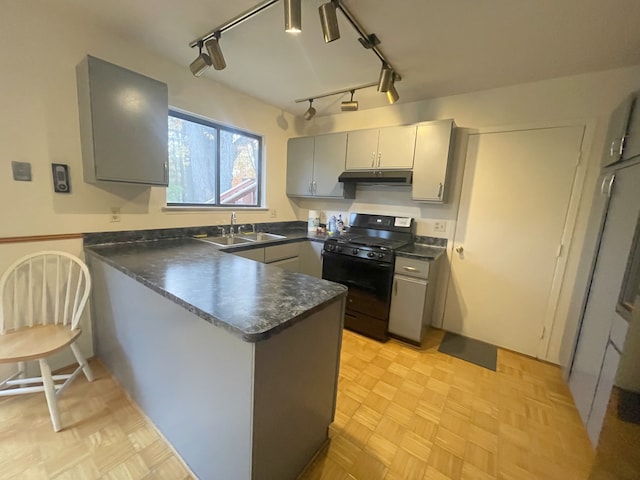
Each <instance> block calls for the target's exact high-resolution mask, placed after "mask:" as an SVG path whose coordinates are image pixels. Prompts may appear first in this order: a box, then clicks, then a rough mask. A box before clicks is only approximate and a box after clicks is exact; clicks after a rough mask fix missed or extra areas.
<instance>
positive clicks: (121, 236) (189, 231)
mask: <svg viewBox="0 0 640 480" xmlns="http://www.w3.org/2000/svg"><path fill="white" fill-rule="evenodd" d="M241 225H242V226H244V227H245V231H251V226H252V225H255V229H256V231H258V232H273V233H287V232H298V231H305V230H306V228H307V224H306V222H301V221H297V220H296V221H292V222H268V223H255V224H253V223H238V224H236V228H237V227H239V226H241ZM220 227H222V228H224V229H225V231H226V232H229V227H230V225H228V224H227V225H206V226H201V227H184V228H161V229H154V230H128V231H120V232H97V233H85V234H84V244H85V245H101V244H105V243H128V242H144V241H148V240H164V239H169V238H180V237H192V236H194V235H203V234H204V235H209V236H216V235H218V234H219V231H220Z"/></svg>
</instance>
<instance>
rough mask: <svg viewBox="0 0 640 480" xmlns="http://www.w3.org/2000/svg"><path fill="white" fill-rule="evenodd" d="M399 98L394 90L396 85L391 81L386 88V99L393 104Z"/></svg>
mask: <svg viewBox="0 0 640 480" xmlns="http://www.w3.org/2000/svg"><path fill="white" fill-rule="evenodd" d="M399 99H400V95H398V91H397V90H396V87H395V85H394V84H393V82H392V83H391V85H389V90H387V100H389V103H390V104H391V105H393V104H394V103H396V102H397V101H398V100H399Z"/></svg>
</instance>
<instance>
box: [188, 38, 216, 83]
mask: <svg viewBox="0 0 640 480" xmlns="http://www.w3.org/2000/svg"><path fill="white" fill-rule="evenodd" d="M198 52H199V53H198V56H197V58H196V59H195V60H194V61H193V62H191V64H190V65H189V69H190V70H191V73H193V76H194V77H199V76H200V75H202V74H203V73H204V72H205V71H206V70H207V68H209V67H210V66H211V65H212V62H211V57H209V55H207V54H206V53H202V42H199V43H198Z"/></svg>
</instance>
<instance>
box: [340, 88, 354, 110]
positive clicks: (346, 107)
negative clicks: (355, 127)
mask: <svg viewBox="0 0 640 480" xmlns="http://www.w3.org/2000/svg"><path fill="white" fill-rule="evenodd" d="M354 93H355V90H351V100H349V101H348V102H342V104H341V105H340V109H341V110H342V111H343V112H355V111H356V110H358V102H357V101H355V102H354V101H353V94H354Z"/></svg>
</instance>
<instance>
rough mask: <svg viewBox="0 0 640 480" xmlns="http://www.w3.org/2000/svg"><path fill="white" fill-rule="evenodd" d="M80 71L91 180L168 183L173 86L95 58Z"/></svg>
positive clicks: (85, 158)
mask: <svg viewBox="0 0 640 480" xmlns="http://www.w3.org/2000/svg"><path fill="white" fill-rule="evenodd" d="M77 71H78V105H79V108H80V123H81V140H82V156H83V162H84V177H85V180H86V181H88V182H95V181H109V182H122V183H136V184H141V185H163V186H166V185H167V184H168V181H169V179H168V176H167V161H168V147H167V145H168V132H169V116H168V115H169V107H168V105H169V103H168V93H167V85H166V84H165V83H162V82H159V81H157V80H154V79H152V78H149V77H145V76H144V75H140V74H138V73H136V72H132V71H131V70H127V69H125V68H122V67H119V66H117V65H113V64H111V63H109V62H105V61H104V60H100V59H99V58H95V57H91V56H88V57H87V58H86V60H85V61H84V62H82V63H81V64H80V65H78V69H77ZM123 92H124V93H123Z"/></svg>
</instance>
